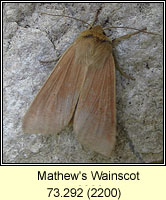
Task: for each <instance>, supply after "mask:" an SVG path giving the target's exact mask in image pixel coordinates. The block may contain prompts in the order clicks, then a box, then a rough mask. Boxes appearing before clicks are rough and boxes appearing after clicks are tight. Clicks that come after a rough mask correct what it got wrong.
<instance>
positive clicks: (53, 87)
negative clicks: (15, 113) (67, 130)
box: [23, 44, 85, 133]
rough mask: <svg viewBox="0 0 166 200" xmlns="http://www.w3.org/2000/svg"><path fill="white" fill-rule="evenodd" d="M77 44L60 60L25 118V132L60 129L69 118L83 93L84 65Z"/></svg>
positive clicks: (43, 131)
mask: <svg viewBox="0 0 166 200" xmlns="http://www.w3.org/2000/svg"><path fill="white" fill-rule="evenodd" d="M76 46H77V44H73V45H72V46H71V47H70V48H69V49H68V50H67V51H66V52H65V54H64V55H63V56H62V58H61V59H60V60H59V62H58V64H57V65H56V67H55V68H54V70H53V72H52V73H51V75H50V76H49V78H48V80H47V81H46V82H45V84H44V85H43V87H42V88H41V90H40V91H39V93H38V95H37V96H36V98H35V99H34V101H33V102H32V104H31V106H30V108H29V110H28V111H27V113H26V115H25V117H24V120H23V130H24V132H26V133H58V132H59V131H61V130H62V129H63V128H64V127H65V126H67V125H68V123H69V122H70V120H71V118H72V116H73V112H74V110H75V106H76V104H77V101H78V97H79V94H80V88H81V86H82V83H83V80H84V76H85V70H84V69H85V68H83V67H82V66H81V64H78V63H76V61H75V56H76V55H75V54H76Z"/></svg>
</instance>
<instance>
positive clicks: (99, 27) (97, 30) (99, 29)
mask: <svg viewBox="0 0 166 200" xmlns="http://www.w3.org/2000/svg"><path fill="white" fill-rule="evenodd" d="M90 30H92V31H94V32H97V33H99V34H104V35H105V33H104V30H103V28H102V27H101V26H99V25H97V26H93V27H91V28H90Z"/></svg>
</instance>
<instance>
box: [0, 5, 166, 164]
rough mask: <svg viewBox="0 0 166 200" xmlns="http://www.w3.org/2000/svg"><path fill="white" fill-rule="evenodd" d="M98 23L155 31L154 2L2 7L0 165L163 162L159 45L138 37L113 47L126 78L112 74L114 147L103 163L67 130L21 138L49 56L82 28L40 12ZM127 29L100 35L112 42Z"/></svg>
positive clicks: (158, 16)
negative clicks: (0, 137)
mask: <svg viewBox="0 0 166 200" xmlns="http://www.w3.org/2000/svg"><path fill="white" fill-rule="evenodd" d="M100 6H102V11H101V13H100V15H99V18H98V24H100V25H102V26H103V27H108V26H130V27H135V28H139V29H141V28H144V27H147V30H148V31H152V32H157V33H160V34H161V35H162V32H163V29H162V28H163V27H162V24H163V5H162V3H102V4H101V3H6V4H5V5H4V10H3V16H4V18H3V19H4V21H3V31H4V35H3V55H4V57H3V61H4V62H3V108H4V110H3V117H4V118H3V162H4V163H140V162H143V161H144V162H145V163H150V162H161V161H162V158H163V46H162V44H163V42H162V37H161V36H156V35H150V34H138V35H136V36H133V37H132V38H130V39H128V40H125V41H123V42H121V43H120V44H119V45H117V47H116V48H115V49H114V51H115V55H116V57H117V60H118V63H119V65H120V66H121V68H123V71H125V72H126V73H127V74H130V75H131V76H133V77H135V79H136V80H135V81H132V80H128V79H126V78H124V77H122V76H121V75H120V73H119V72H118V71H117V72H116V77H117V88H116V89H117V97H116V99H117V133H118V134H117V143H116V147H115V150H114V151H113V152H112V155H111V157H110V158H106V157H104V156H102V155H99V154H97V153H94V152H91V151H90V150H88V149H84V148H83V147H82V146H81V144H80V143H79V142H78V141H77V139H76V137H75V134H74V132H73V131H72V128H71V127H69V128H67V129H66V130H64V131H62V132H61V133H60V134H58V135H51V136H43V135H40V134H36V135H33V134H32V135H26V134H24V133H23V131H22V128H21V121H22V118H23V116H24V114H25V112H26V110H27V108H28V106H29V105H30V103H31V102H32V100H33V99H34V97H35V95H36V93H37V92H38V90H39V89H40V88H41V86H42V85H43V83H44V81H45V80H46V79H47V77H48V75H49V74H50V72H51V71H52V69H53V67H54V65H55V63H51V64H45V65H42V64H41V63H40V62H39V60H52V59H56V58H57V57H58V56H59V55H61V54H63V52H64V51H65V50H66V48H68V47H69V46H70V44H71V43H72V42H73V41H74V39H75V37H76V36H77V35H78V34H79V33H80V31H82V30H84V29H85V27H83V25H82V23H81V22H79V21H75V20H72V19H68V18H64V17H53V16H47V15H41V12H47V13H53V14H66V15H70V16H73V17H76V18H79V19H83V20H84V21H87V22H89V23H90V22H92V20H93V18H94V16H95V12H96V10H97V9H98V8H99V7H100ZM129 32H131V30H126V29H112V30H111V31H106V34H107V35H109V36H110V38H112V39H114V38H117V37H119V36H122V35H125V34H127V33H129Z"/></svg>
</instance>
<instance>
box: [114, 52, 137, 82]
mask: <svg viewBox="0 0 166 200" xmlns="http://www.w3.org/2000/svg"><path fill="white" fill-rule="evenodd" d="M113 56H114V61H115V67H116V69H117V70H118V71H119V72H120V73H121V75H122V76H124V77H125V78H128V79H131V80H135V78H133V77H131V76H129V75H128V74H126V73H125V72H124V71H123V70H122V69H121V68H120V66H119V64H118V62H117V59H116V57H115V54H114V53H113Z"/></svg>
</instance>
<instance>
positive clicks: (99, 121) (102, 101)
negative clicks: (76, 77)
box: [74, 37, 116, 156]
mask: <svg viewBox="0 0 166 200" xmlns="http://www.w3.org/2000/svg"><path fill="white" fill-rule="evenodd" d="M82 46H83V47H82V51H84V53H83V54H84V55H86V58H87V59H86V61H85V63H86V64H88V71H87V73H86V78H85V82H84V84H83V87H82V89H81V93H80V97H79V101H78V105H77V108H76V112H75V116H74V131H75V132H76V135H77V136H78V138H79V141H80V142H81V144H83V145H86V146H88V147H89V148H90V149H91V150H94V151H96V152H98V153H101V154H104V155H106V156H109V155H110V153H111V151H112V149H113V147H114V144H115V140H116V106H115V105H116V99H115V96H116V95H115V64H114V59H113V56H112V46H111V44H110V43H109V42H108V41H104V40H100V39H99V40H96V38H94V37H89V38H88V39H86V41H84V45H82ZM87 47H88V48H87Z"/></svg>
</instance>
